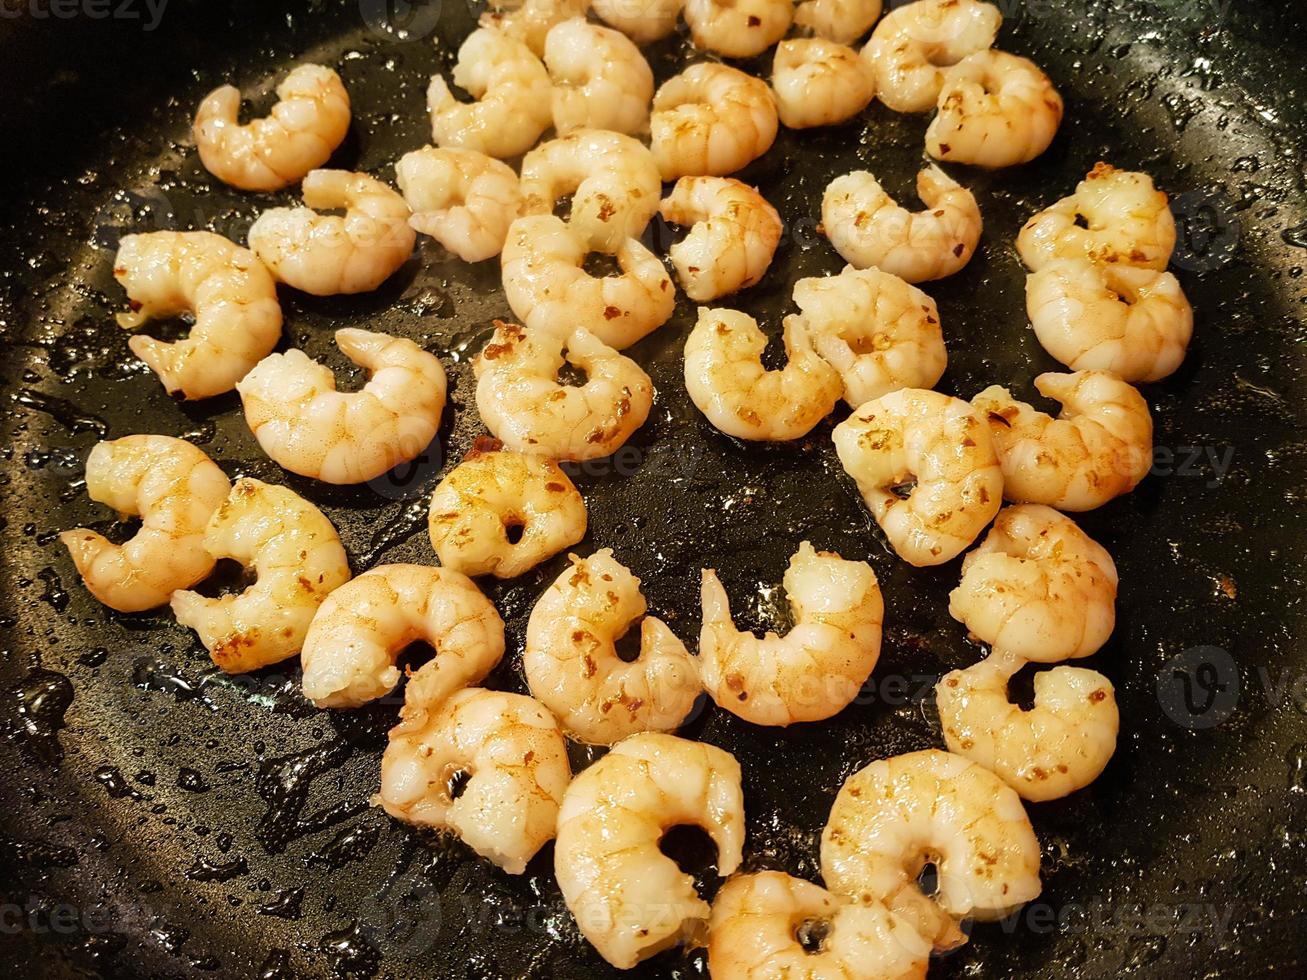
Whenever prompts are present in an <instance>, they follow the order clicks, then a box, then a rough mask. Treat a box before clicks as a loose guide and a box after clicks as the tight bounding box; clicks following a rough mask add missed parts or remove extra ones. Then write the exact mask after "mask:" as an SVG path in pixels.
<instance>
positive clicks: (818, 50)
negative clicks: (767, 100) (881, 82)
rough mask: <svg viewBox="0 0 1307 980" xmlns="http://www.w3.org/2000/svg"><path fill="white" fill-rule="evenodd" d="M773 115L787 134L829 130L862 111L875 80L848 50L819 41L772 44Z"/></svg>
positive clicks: (798, 40) (870, 96) (841, 46)
mask: <svg viewBox="0 0 1307 980" xmlns="http://www.w3.org/2000/svg"><path fill="white" fill-rule="evenodd" d="M771 87H772V91H773V92H775V93H776V111H777V113H778V114H779V116H780V120H781V122H782V123H784V124H785V125H786V126H788V127H789V128H790V129H808V128H810V127H813V126H834V125H836V124H838V123H842V122H847V121H848V120H850V119H852V118H853V117H854V116H856V115H857V114H858V113H860V112H861V111H862V110H863V109H865V108H867V103H869V102H870V101H871V99H872V97H873V96H874V95H875V94H876V76H875V75H874V74H872V71H871V68H870V67H869V66H868V65H867V63H866V62H865V61H863V60H862V59H861V58H860V57H858V53H857V52H856V51H854V50H853V49H852V48H850V47H847V46H845V45H843V44H838V43H836V42H835V41H827V40H824V39H822V38H817V37H809V38H792V39H790V40H788V41H782V42H781V43H780V44H778V45H776V57H775V58H774V59H773V61H772V79H771Z"/></svg>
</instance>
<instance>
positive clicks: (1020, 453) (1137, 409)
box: [971, 371, 1153, 511]
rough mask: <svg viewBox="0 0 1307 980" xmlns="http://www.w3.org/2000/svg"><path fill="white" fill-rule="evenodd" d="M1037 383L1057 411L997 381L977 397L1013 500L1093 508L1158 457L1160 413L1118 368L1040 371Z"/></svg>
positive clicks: (1131, 484)
mask: <svg viewBox="0 0 1307 980" xmlns="http://www.w3.org/2000/svg"><path fill="white" fill-rule="evenodd" d="M1035 390H1036V391H1038V392H1039V393H1040V394H1041V395H1043V396H1044V397H1045V398H1051V399H1053V400H1054V401H1056V402H1058V403H1060V404H1061V406H1062V411H1061V412H1060V413H1059V415H1058V417H1057V418H1053V417H1052V416H1050V415H1046V414H1045V413H1043V412H1041V411H1039V410H1038V409H1037V408H1034V407H1033V406H1031V405H1027V404H1026V403H1025V402H1020V401H1017V400H1016V399H1014V398H1013V397H1012V395H1011V394H1009V393H1008V390H1007V389H1006V388H1003V387H1000V386H999V385H992V386H990V387H989V388H986V389H985V390H984V391H982V392H981V393H980V394H978V395H977V396H976V397H975V398H973V399H971V403H972V404H973V405H975V406H976V411H977V412H979V413H980V415H981V416H982V417H983V418H985V420H986V421H987V422H988V424H989V430H990V432H991V433H992V434H993V437H994V445H995V447H996V448H997V449H998V456H999V460H1000V461H1001V462H1002V464H1003V493H1004V495H1005V496H1006V497H1007V499H1008V500H1011V501H1013V502H1014V503H1029V504H1047V505H1048V506H1050V507H1056V508H1057V509H1058V510H1070V511H1081V510H1093V509H1094V508H1095V507H1101V506H1103V504H1105V503H1107V502H1108V501H1109V500H1111V499H1112V498H1113V497H1118V496H1120V495H1121V494H1123V493H1129V492H1130V491H1131V490H1133V489H1134V488H1135V485H1136V484H1138V483H1139V481H1140V480H1142V479H1143V478H1144V477H1145V476H1147V475H1148V471H1149V469H1151V468H1152V464H1153V419H1152V416H1151V415H1150V414H1149V412H1148V403H1147V402H1146V401H1144V396H1143V395H1141V394H1139V392H1138V391H1137V390H1136V389H1135V388H1134V387H1132V386H1131V385H1129V384H1127V383H1126V382H1124V381H1122V380H1121V379H1120V378H1117V377H1115V376H1113V375H1111V374H1107V373H1105V372H1102V371H1077V372H1076V373H1075V374H1041V375H1040V376H1039V377H1037V378H1035Z"/></svg>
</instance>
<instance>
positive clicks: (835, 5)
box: [794, 0, 882, 44]
mask: <svg viewBox="0 0 1307 980" xmlns="http://www.w3.org/2000/svg"><path fill="white" fill-rule="evenodd" d="M881 6H882V5H881V0H804V2H803V3H801V4H799V5H798V6H797V7H796V8H795V9H794V23H795V26H797V27H800V28H802V29H803V30H806V31H808V32H810V33H812V34H814V35H816V36H817V37H819V38H824V39H826V40H827V41H834V42H835V43H836V44H852V43H853V42H854V41H856V40H857V39H858V38H860V37H862V36H863V35H864V34H866V33H867V32H868V31H869V30H871V25H872V24H874V23H876V21H877V20H878V19H879V18H880V11H881Z"/></svg>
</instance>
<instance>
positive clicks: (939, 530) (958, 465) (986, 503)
mask: <svg viewBox="0 0 1307 980" xmlns="http://www.w3.org/2000/svg"><path fill="white" fill-rule="evenodd" d="M982 414H983V413H978V412H977V411H976V410H974V409H973V408H972V407H971V406H970V405H968V404H967V403H966V402H964V401H962V400H960V399H958V398H950V397H949V396H948V395H941V394H940V393H939V392H937V391H924V390H921V389H918V388H904V389H902V390H900V391H894V392H891V393H890V394H888V395H883V396H882V397H880V398H877V399H874V400H873V401H869V402H867V403H866V404H865V405H862V406H860V407H859V408H858V409H857V410H856V411H855V412H854V413H853V414H852V415H850V416H849V417H848V418H847V419H846V420H845V421H843V422H841V423H840V424H839V425H837V426H836V427H835V432H834V433H833V438H834V440H835V450H836V452H837V453H838V454H839V458H840V463H841V464H843V466H844V470H845V472H847V473H848V474H849V476H851V477H853V479H854V481H855V482H856V483H857V485H858V490H859V491H861V493H862V498H863V500H865V501H866V503H867V506H868V507H869V508H870V509H871V513H872V516H873V517H875V518H876V523H877V524H879V525H880V527H881V530H883V531H884V532H885V537H886V538H888V539H889V543H890V545H891V546H892V547H893V548H894V550H895V551H896V552H897V553H898V555H899V557H900V558H902V559H903V560H904V561H906V562H907V563H908V564H910V565H917V566H924V565H940V564H943V563H944V562H946V561H950V560H952V559H953V558H956V557H957V556H958V555H959V554H961V553H962V551H963V549H965V548H966V547H967V545H969V544H971V542H972V541H974V540H975V539H976V537H977V536H978V535H979V534H980V532H981V531H983V530H984V529H985V525H987V524H988V523H989V522H990V521H991V520H993V518H994V515H995V514H997V513H998V509H999V507H1000V506H1001V505H1002V503H1003V470H1001V469H1000V468H999V458H998V455H997V453H996V452H995V448H994V442H993V440H992V439H991V438H990V435H989V432H988V431H987V426H986V425H985V422H984V421H983V419H982V417H981V415H982ZM902 487H909V488H910V489H909V492H908V495H907V499H904V498H903V496H901V495H900V493H897V492H896V490H898V489H899V488H902Z"/></svg>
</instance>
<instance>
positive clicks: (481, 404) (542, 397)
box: [472, 321, 653, 460]
mask: <svg viewBox="0 0 1307 980" xmlns="http://www.w3.org/2000/svg"><path fill="white" fill-rule="evenodd" d="M564 348H566V350H567V357H566V359H564V357H563V350H564ZM565 360H566V363H568V364H570V365H572V366H573V367H574V368H576V369H578V370H580V371H583V372H584V373H585V379H586V380H585V384H582V385H564V384H560V383H559V381H558V372H559V370H560V369H561V368H562V366H563V364H564V361H565ZM472 370H473V372H474V373H475V374H476V379H477V411H478V412H480V413H481V421H483V422H484V423H485V424H486V428H488V429H489V430H490V431H491V432H492V433H494V434H495V436H496V437H497V438H498V439H500V440H501V441H502V442H503V443H504V445H506V446H507V447H508V448H509V449H514V450H517V451H518V452H524V453H541V454H543V455H545V456H549V457H551V458H553V459H572V460H584V459H597V458H599V457H601V456H610V455H612V454H613V453H614V452H616V451H617V450H618V449H620V448H621V447H622V446H623V445H624V444H625V443H626V440H627V439H629V438H631V434H632V433H633V432H635V430H636V429H638V428H640V426H642V425H644V422H645V419H647V418H648V417H649V410H650V409H651V408H652V407H653V382H652V381H650V380H649V375H647V374H645V373H644V370H643V369H642V368H641V367H640V365H638V364H636V363H635V361H633V360H631V359H630V358H629V357H623V356H622V355H621V354H619V353H617V351H615V350H613V349H612V348H611V347H608V346H607V345H605V344H603V343H601V342H600V341H598V340H596V339H595V336H594V334H591V333H588V332H587V331H585V330H580V329H578V330H575V331H573V333H572V335H571V336H570V337H568V338H566V339H563V338H561V337H559V336H558V335H557V334H552V333H542V332H540V331H535V332H528V331H526V330H524V329H522V328H521V327H519V326H518V325H517V324H515V323H501V322H499V321H496V322H495V334H494V336H493V337H491V338H490V342H489V343H487V344H486V346H485V347H484V348H483V349H482V351H481V353H480V354H479V355H478V356H477V358H476V360H475V361H473V362H472Z"/></svg>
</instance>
